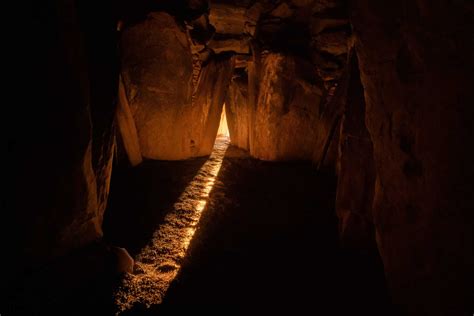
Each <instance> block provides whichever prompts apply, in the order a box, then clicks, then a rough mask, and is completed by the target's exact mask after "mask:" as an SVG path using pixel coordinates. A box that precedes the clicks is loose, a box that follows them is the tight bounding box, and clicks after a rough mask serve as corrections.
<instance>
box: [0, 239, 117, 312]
mask: <svg viewBox="0 0 474 316" xmlns="http://www.w3.org/2000/svg"><path fill="white" fill-rule="evenodd" d="M116 264H117V262H116V258H115V256H114V255H113V254H112V252H111V251H110V248H109V247H108V246H107V245H106V244H104V243H103V242H102V241H98V242H95V243H92V244H90V245H88V246H87V247H84V248H81V249H77V250H75V251H72V252H71V253H69V254H67V255H65V256H62V257H60V258H58V259H56V260H54V261H52V262H49V263H48V264H47V265H44V266H42V267H37V268H35V269H28V268H27V269H24V270H22V271H21V273H20V274H18V275H13V276H11V278H12V279H13V280H14V282H11V283H10V284H9V287H8V292H7V293H5V292H4V295H5V296H6V297H7V301H8V302H9V304H8V305H7V306H2V314H3V313H4V314H5V315H90V314H96V315H109V314H110V311H112V310H113V307H114V301H113V296H112V294H111V293H113V290H114V288H115V287H116V286H117V285H118V284H119V283H118V282H119V278H118V276H117V275H116V273H115V266H116Z"/></svg>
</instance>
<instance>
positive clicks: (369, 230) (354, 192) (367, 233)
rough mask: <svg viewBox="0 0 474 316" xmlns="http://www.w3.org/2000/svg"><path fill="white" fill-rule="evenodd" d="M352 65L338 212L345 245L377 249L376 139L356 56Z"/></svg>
mask: <svg viewBox="0 0 474 316" xmlns="http://www.w3.org/2000/svg"><path fill="white" fill-rule="evenodd" d="M350 68H351V71H350V79H349V86H348V88H347V98H346V100H345V102H344V107H343V111H344V112H343V116H342V122H341V125H340V137H339V157H338V183H337V195H336V214H337V216H338V217H339V234H340V238H341V242H342V244H343V246H345V247H350V248H352V249H357V250H372V251H373V250H375V249H376V245H375V229H374V225H373V215H372V201H373V197H374V186H375V166H374V158H373V150H372V141H371V140H370V135H369V133H368V131H367V128H366V126H365V100H364V89H363V87H362V83H361V82H360V73H359V69H358V65H357V57H356V56H355V55H353V56H352V58H351V65H350Z"/></svg>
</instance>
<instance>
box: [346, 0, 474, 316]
mask: <svg viewBox="0 0 474 316" xmlns="http://www.w3.org/2000/svg"><path fill="white" fill-rule="evenodd" d="M353 3H354V6H353V9H354V12H356V13H357V14H354V16H353V24H354V29H355V30H356V31H357V32H356V36H357V37H356V38H357V40H356V50H357V54H358V56H359V62H360V70H361V78H362V83H363V86H364V90H365V99H366V103H367V108H366V111H367V112H366V123H367V128H368V131H369V133H370V137H371V139H372V142H373V146H374V159H375V165H376V172H377V180H376V186H375V198H374V204H373V206H374V217H375V227H376V234H377V235H376V236H377V243H378V247H379V251H380V254H381V256H382V259H383V262H384V266H385V271H386V275H387V278H388V281H389V284H390V286H391V288H392V293H393V297H394V300H395V302H396V303H398V304H400V306H402V307H403V309H404V312H406V313H407V314H409V315H420V314H430V315H462V314H464V313H466V312H468V311H472V309H469V306H471V308H472V293H474V289H473V287H472V286H473V284H474V283H473V279H472V276H473V269H472V267H473V266H474V259H473V251H472V249H473V244H472V241H473V236H472V222H473V221H472V218H473V212H472V205H473V202H474V201H473V195H472V192H473V183H474V178H473V174H474V172H473V164H472V161H474V157H473V151H472V150H471V149H470V148H468V147H469V146H466V143H465V141H464V140H470V139H472V135H473V125H472V122H473V118H474V113H473V112H474V108H473V107H472V103H473V100H474V96H473V89H472V83H473V82H474V78H473V72H472V69H473V61H472V58H471V59H469V60H468V59H466V58H465V56H468V55H469V56H471V55H472V53H473V45H472V40H468V38H471V39H472V35H471V34H470V33H471V32H472V29H473V21H472V18H468V17H467V12H468V11H467V7H463V6H464V4H462V2H459V3H457V4H451V3H449V4H448V2H437V3H436V5H435V4H434V3H431V2H428V1H418V2H403V3H401V2H399V1H384V2H383V4H382V3H378V2H375V1H362V0H361V1H353ZM471 12H472V11H471ZM440 20H443V25H442V26H441V25H440V24H439V21H440ZM461 139H462V140H461ZM469 296H470V297H469Z"/></svg>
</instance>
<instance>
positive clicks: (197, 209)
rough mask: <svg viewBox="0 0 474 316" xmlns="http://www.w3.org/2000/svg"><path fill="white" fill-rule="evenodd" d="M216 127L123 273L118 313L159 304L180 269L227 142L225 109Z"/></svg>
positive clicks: (118, 296)
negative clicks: (205, 151) (205, 155)
mask: <svg viewBox="0 0 474 316" xmlns="http://www.w3.org/2000/svg"><path fill="white" fill-rule="evenodd" d="M219 131H220V134H219V135H220V136H219V135H218V137H217V138H216V142H215V144H214V149H213V151H212V154H211V156H210V157H209V159H208V160H207V161H206V163H205V164H204V165H203V166H202V167H201V169H200V170H199V172H198V173H197V175H196V176H195V177H194V178H193V180H192V181H191V182H190V183H189V184H188V186H187V187H186V189H185V190H184V191H183V193H182V194H181V195H180V196H179V198H178V200H177V201H176V203H175V204H174V206H173V208H172V209H171V210H170V212H169V213H168V214H167V215H166V217H165V219H164V222H163V224H161V225H160V226H159V227H158V229H157V230H156V231H155V233H154V234H153V238H152V240H151V241H150V243H149V244H148V245H147V246H146V247H145V248H143V249H142V251H141V252H140V253H139V254H138V255H137V256H136V258H135V273H134V274H128V275H126V276H125V277H124V279H123V284H122V286H121V287H120V288H119V290H118V291H117V292H116V293H115V302H116V306H117V307H118V309H119V313H121V312H124V311H126V310H129V309H130V308H132V307H133V306H134V305H135V304H136V303H140V304H143V305H145V306H147V307H150V306H151V305H155V304H160V303H161V302H162V301H163V298H164V297H165V295H166V292H167V290H168V288H169V286H170V284H171V282H173V280H174V279H175V277H176V276H177V274H178V272H179V270H180V269H181V263H182V261H183V258H184V257H185V255H186V252H187V250H188V247H189V244H190V243H191V240H192V238H193V236H194V233H195V232H196V229H197V226H198V224H199V220H200V219H201V215H202V212H203V211H204V210H205V209H206V205H207V202H208V200H209V193H210V192H211V190H212V188H213V187H214V185H215V184H216V183H215V182H216V177H217V175H218V173H219V170H220V168H221V165H222V161H223V159H224V156H225V152H226V150H227V147H228V146H229V138H228V136H229V130H228V129H227V121H226V119H225V109H224V110H223V111H222V116H221V124H220V127H219Z"/></svg>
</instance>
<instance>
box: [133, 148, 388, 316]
mask: <svg viewBox="0 0 474 316" xmlns="http://www.w3.org/2000/svg"><path fill="white" fill-rule="evenodd" d="M232 152H235V149H234V150H232V147H230V148H229V150H228V154H229V153H230V155H226V158H225V159H224V162H223V164H222V168H221V170H220V173H219V175H218V178H217V181H216V184H215V186H214V188H213V190H212V192H211V194H210V200H209V202H208V205H207V208H206V210H205V211H204V213H203V216H202V218H201V222H200V224H199V227H198V230H197V231H196V234H195V235H194V238H193V240H192V242H191V245H190V248H189V250H188V254H187V256H186V258H185V260H184V263H183V265H182V269H181V271H180V273H179V274H178V276H177V277H176V279H175V280H174V282H173V283H172V284H171V286H170V288H169V290H168V293H167V295H166V297H165V300H164V304H163V305H161V306H154V307H152V308H151V309H145V308H142V307H139V306H137V307H136V308H135V309H133V310H131V311H129V312H128V313H127V315H128V314H133V315H137V314H139V315H142V314H147V315H148V314H149V315H155V314H160V315H163V314H168V312H170V311H172V312H173V313H175V312H176V310H175V305H176V304H180V305H182V304H213V305H222V304H230V305H232V306H234V307H233V308H232V309H225V312H226V313H227V314H228V313H231V312H232V313H233V314H244V315H248V314H252V313H253V312H255V313H256V312H257V311H258V310H260V311H261V312H280V311H282V310H285V309H286V308H289V309H288V311H292V312H295V311H297V310H300V309H301V311H317V310H326V309H328V310H329V311H331V312H330V313H329V315H349V314H351V315H354V314H357V315H359V314H364V315H391V307H390V304H389V302H388V298H387V297H388V295H387V291H386V288H385V281H384V276H383V267H382V265H381V262H380V260H379V258H378V256H376V255H374V254H362V253H351V252H348V251H344V250H342V249H340V247H339V241H338V234H337V218H336V216H335V211H334V200H335V187H336V178H335V177H334V176H332V175H329V174H323V173H316V172H315V171H314V168H312V166H311V164H310V163H301V162H288V163H276V162H263V161H258V160H255V159H251V158H242V157H235V156H234V157H232ZM223 311H224V310H223Z"/></svg>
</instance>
